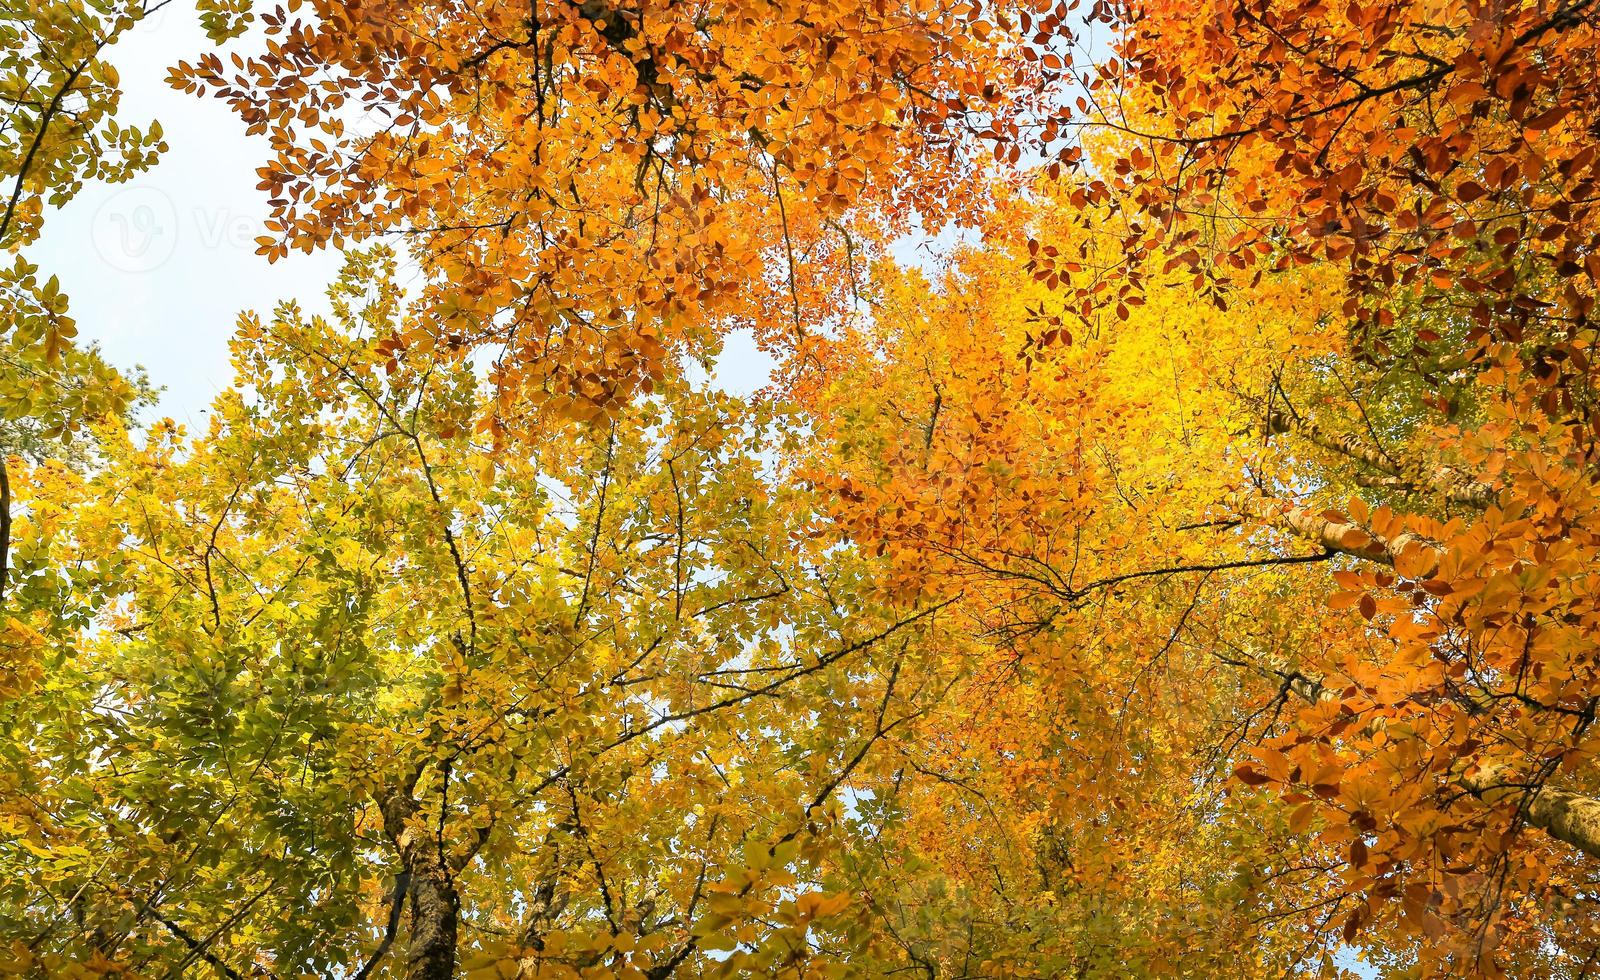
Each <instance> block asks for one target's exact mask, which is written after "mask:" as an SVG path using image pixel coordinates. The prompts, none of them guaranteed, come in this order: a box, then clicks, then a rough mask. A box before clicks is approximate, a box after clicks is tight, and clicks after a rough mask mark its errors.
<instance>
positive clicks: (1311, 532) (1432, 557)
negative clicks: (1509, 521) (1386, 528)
mask: <svg viewBox="0 0 1600 980" xmlns="http://www.w3.org/2000/svg"><path fill="white" fill-rule="evenodd" d="M1233 507H1234V510H1236V511H1237V512H1238V513H1240V514H1243V515H1245V516H1247V517H1250V518H1253V519H1254V520H1258V521H1261V522H1262V523H1263V524H1271V525H1274V526H1276V527H1279V528H1281V529H1283V530H1285V531H1288V532H1289V533H1291V534H1293V535H1295V536H1296V537H1299V538H1303V539H1305V540H1307V541H1310V542H1312V543H1313V544H1317V545H1321V546H1322V547H1323V548H1326V549H1328V550H1329V551H1339V552H1343V553H1344V554H1347V555H1352V556H1354V557H1357V558H1365V559H1367V560H1369V561H1376V562H1379V563H1381V564H1384V565H1391V566H1392V565H1393V564H1394V562H1395V559H1396V558H1398V557H1399V556H1400V555H1402V554H1404V553H1405V552H1406V551H1407V550H1408V549H1410V548H1413V547H1415V548H1419V549H1421V550H1420V551H1419V552H1418V557H1419V558H1420V559H1421V563H1420V564H1419V565H1418V566H1417V568H1416V570H1415V574H1416V575H1418V576H1419V577H1425V576H1428V575H1432V574H1433V573H1434V572H1435V571H1437V570H1438V568H1439V560H1440V558H1442V557H1443V555H1442V552H1441V551H1440V549H1439V546H1438V544H1436V543H1435V542H1432V541H1429V540H1428V539H1427V538H1424V537H1422V536H1420V535H1416V534H1411V533H1409V532H1408V533H1406V534H1400V535H1396V536H1395V537H1393V538H1385V537H1383V536H1382V535H1379V534H1375V533H1373V532H1372V531H1371V530H1370V529H1368V528H1365V527H1362V526H1361V525H1359V524H1356V523H1354V522H1353V521H1334V520H1329V519H1328V518H1326V517H1324V516H1322V514H1321V513H1319V512H1317V511H1314V510H1312V509H1311V508H1309V507H1301V506H1298V505H1295V504H1287V503H1283V502H1281V501H1277V500H1263V499H1261V498H1245V497H1239V498H1237V499H1235V500H1234V501H1233ZM1357 539H1360V540H1362V541H1363V542H1364V543H1363V544H1361V545H1360V546H1357V545H1355V544H1352V543H1351V542H1352V541H1353V540H1357Z"/></svg>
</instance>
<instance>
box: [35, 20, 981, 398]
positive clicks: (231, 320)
mask: <svg viewBox="0 0 1600 980" xmlns="http://www.w3.org/2000/svg"><path fill="white" fill-rule="evenodd" d="M240 44H241V46H243V47H252V46H254V45H253V44H252V39H250V38H248V37H247V38H245V39H244V41H242V42H240ZM210 47H211V42H210V41H208V40H207V39H206V36H205V34H204V32H203V31H202V30H201V29H200V26H199V21H198V17H197V16H196V14H195V11H194V10H193V9H192V8H190V9H184V8H183V7H182V6H180V5H177V4H169V5H167V6H166V7H164V8H162V9H161V10H159V11H157V12H156V13H155V14H153V15H151V16H150V17H149V18H146V19H145V20H144V21H143V22H141V23H139V24H138V25H136V26H135V27H134V29H133V30H132V31H130V32H129V33H128V34H126V35H124V36H123V38H122V39H121V40H119V41H118V42H117V44H116V45H115V46H114V47H113V48H112V49H110V50H109V52H108V55H107V56H108V58H109V60H110V61H111V62H112V63H113V64H114V65H115V66H116V68H117V70H118V72H119V74H120V75H121V78H122V86H123V99H122V105H121V107H120V109H119V110H118V119H119V121H121V122H123V123H124V124H127V125H145V124H147V123H149V122H150V121H151V120H158V121H159V122H160V123H161V126H162V129H163V131H164V133H165V137H166V142H167V144H168V147H169V149H168V151H167V152H166V153H165V154H164V155H163V156H162V157H161V159H160V161H159V162H158V163H157V165H156V166H155V167H153V168H151V169H150V170H148V171H146V172H145V173H143V174H140V175H139V176H137V177H135V178H134V179H133V180H132V181H130V182H128V183H125V184H118V185H109V184H104V183H98V182H94V183H90V184H89V185H87V186H86V187H84V189H83V190H82V191H81V193H79V194H78V196H77V197H76V198H74V199H73V200H72V201H71V202H69V203H68V204H67V206H66V207H64V208H62V209H60V210H57V211H54V212H51V213H47V215H46V217H45V225H44V234H43V236H42V237H41V238H40V240H39V241H38V242H37V243H35V244H34V245H33V246H31V247H30V248H28V249H27V250H26V251H25V254H26V255H27V257H28V258H29V259H30V260H31V261H33V262H36V263H38V264H39V265H40V266H41V267H42V268H43V269H44V271H45V272H46V273H47V274H48V273H54V274H56V275H59V276H60V278H61V284H62V286H63V287H64V289H65V291H66V293H67V295H68V296H69V297H70V300H71V304H72V306H71V315H72V316H73V317H74V318H75V319H76V321H77V324H78V331H79V337H80V340H82V341H83V342H86V343H87V342H95V343H98V344H99V345H100V347H101V349H102V351H103V352H104V353H105V355H106V356H107V358H108V359H109V360H110V362H111V363H112V364H114V365H117V366H118V367H121V368H130V367H132V366H134V365H142V366H143V367H144V368H145V369H146V370H147V371H148V373H149V376H150V380H151V381H152V382H154V383H155V384H156V385H157V386H158V387H160V388H161V389H162V394H161V399H160V402H159V405H158V408H157V413H158V414H159V415H162V416H169V417H171V418H173V419H175V420H177V421H179V422H182V423H185V424H188V425H190V426H191V428H192V427H193V425H194V423H197V422H199V421H201V420H202V419H203V418H204V412H205V410H206V407H207V406H208V405H209V404H210V402H211V400H212V398H213V397H214V396H215V395H216V394H217V392H219V391H221V390H222V389H224V388H226V387H227V386H228V384H229V383H230V382H231V380H232V377H233V371H232V368H231V366H230V364H229V362H228V339H229V337H231V336H232V334H233V329H234V324H235V323H236V321H237V318H238V315H239V314H240V313H241V312H244V311H255V312H259V313H262V314H267V313H269V312H270V311H271V309H272V308H273V307H274V306H275V305H277V304H278V303H279V302H281V301H283V300H287V299H293V300H296V301H298V302H299V303H300V305H301V306H302V307H303V308H305V309H307V310H310V311H312V312H319V311H322V310H324V309H325V308H326V303H325V301H324V298H323V292H324V290H325V288H326V286H327V284H328V283H329V282H330V281H331V280H332V279H333V278H334V276H335V275H337V273H338V270H339V265H340V261H341V260H340V256H339V254H338V253H337V252H336V251H332V250H324V251H319V252H316V253H313V254H311V255H304V254H299V253H296V254H292V255H291V256H290V257H288V258H287V259H280V260H279V261H278V262H275V263H272V264H268V263H267V261H266V260H265V258H263V257H260V256H257V255H256V254H255V250H256V245H255V239H256V237H257V236H259V235H262V234H265V231H264V229H263V222H264V221H265V220H266V218H267V217H268V213H269V208H268V206H267V201H266V194H265V193H264V192H262V191H259V190H257V189H256V187H255V183H256V176H255V170H256V167H257V166H259V165H260V164H261V163H263V162H264V161H265V160H266V159H267V146H266V140H265V138H264V137H259V136H258V137H247V136H245V134H244V126H243V125H242V124H241V123H240V122H239V120H238V119H237V117H235V116H234V115H233V114H232V112H231V110H230V109H229V108H228V107H227V105H226V104H225V103H223V102H221V101H220V100H217V99H213V98H204V99H203V98H199V97H196V96H193V95H186V94H184V93H182V92H179V91H176V90H174V89H172V88H170V87H168V86H167V84H166V82H165V79H166V76H167V70H168V68H169V67H170V66H171V65H172V64H174V63H176V62H177V61H179V60H183V59H192V58H193V57H195V55H197V54H198V53H201V52H203V51H206V50H208V49H210ZM953 241H954V239H953V238H952V237H951V236H949V235H944V236H940V237H939V238H936V239H929V238H925V237H920V236H913V237H909V238H907V239H904V240H902V241H900V242H897V243H895V246H894V247H893V249H892V252H893V254H894V255H895V256H896V257H897V258H898V259H899V260H900V261H902V262H905V263H908V264H913V265H919V266H923V267H925V268H931V267H932V266H933V265H934V264H935V263H936V262H937V261H938V257H939V255H940V254H941V253H943V252H945V251H946V250H947V249H948V248H949V246H950V245H951V244H953ZM773 366H774V362H773V360H772V359H771V358H770V357H769V356H767V355H766V354H764V353H763V352H761V351H760V350H758V349H757V348H756V346H755V344H754V342H753V341H752V340H751V338H750V336H749V335H748V333H738V334H735V335H733V336H731V337H729V338H728V340H727V342H726V345H725V347H724V349H723V352H722V355H721V357H719V359H718V361H717V364H716V370H715V371H714V372H713V375H712V379H711V381H712V383H713V384H714V385H716V386H717V387H719V388H723V389H724V390H728V391H732V392H735V393H740V394H750V393H752V392H754V391H755V390H756V389H758V388H760V387H761V386H762V385H764V384H765V383H766V382H767V380H768V378H769V377H770V374H771V370H772V368H773Z"/></svg>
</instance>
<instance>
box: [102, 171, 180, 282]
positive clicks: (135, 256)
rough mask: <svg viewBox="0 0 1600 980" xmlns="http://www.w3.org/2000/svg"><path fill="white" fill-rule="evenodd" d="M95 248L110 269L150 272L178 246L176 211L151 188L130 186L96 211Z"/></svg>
mask: <svg viewBox="0 0 1600 980" xmlns="http://www.w3.org/2000/svg"><path fill="white" fill-rule="evenodd" d="M90 236H91V237H92V238H93V240H94V248H95V251H96V252H98V253H99V254H100V258H101V259H103V260H105V263H106V264H107V265H109V266H111V267H112V268H113V269H118V270H120V271H122V272H149V271H150V270H152V269H155V268H157V267H158V266H160V265H161V263H163V262H165V261H167V259H170V258H171V257H172V252H173V250H174V249H175V248H177V247H178V210H177V208H175V207H173V204H172V198H170V197H168V196H167V195H166V194H164V193H162V192H161V191H158V190H156V189H155V188H154V187H129V188H126V189H124V190H121V191H118V192H117V193H115V194H113V195H112V196H111V197H110V198H108V199H107V200H106V202H105V203H104V204H102V205H100V210H98V211H96V212H95V215H94V224H93V225H92V226H91V228H90Z"/></svg>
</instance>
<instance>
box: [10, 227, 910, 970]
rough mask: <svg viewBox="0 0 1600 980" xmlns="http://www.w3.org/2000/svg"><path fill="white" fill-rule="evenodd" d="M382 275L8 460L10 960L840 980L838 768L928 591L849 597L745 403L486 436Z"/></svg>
mask: <svg viewBox="0 0 1600 980" xmlns="http://www.w3.org/2000/svg"><path fill="white" fill-rule="evenodd" d="M393 272H394V260H393V257H392V255H390V254H388V253H384V252H374V253H364V254H361V255H358V256H356V257H355V258H354V259H353V260H352V263H351V266H350V267H349V269H348V270H347V271H346V273H345V275H344V276H343V277H342V279H341V281H340V283H339V284H338V286H337V287H336V288H335V290H334V293H333V298H334V303H335V308H336V310H337V313H338V322H337V323H334V324H328V323H323V322H321V321H318V320H314V319H313V320H309V321H308V320H306V319H305V318H304V317H303V316H302V315H301V314H300V313H299V311H298V310H297V309H296V308H295V307H293V306H291V305H286V306H284V307H282V308H280V309H279V310H278V312H277V314H276V315H275V316H274V318H273V319H272V320H271V321H269V322H260V321H257V320H255V319H253V318H248V317H247V318H245V319H244V320H243V321H242V324H241V330H240V334H239V337H238V339H237V341H236V342H235V359H236V366H237V367H238V369H239V375H240V376H239V382H238V384H237V386H236V387H235V388H234V389H233V390H231V391H229V392H226V393H224V394H223V395H222V396H221V397H220V398H219V400H218V402H217V404H216V406H215V409H214V413H213V422H212V424H211V426H210V429H209V431H207V432H205V433H202V434H199V435H198V436H196V437H194V438H193V439H189V438H186V437H185V435H184V434H183V433H182V432H181V431H178V430H177V429H176V428H174V427H171V426H166V427H161V428H158V429H156V430H153V431H152V432H151V433H150V435H149V437H148V438H147V439H146V440H145V441H144V442H143V443H142V444H141V443H135V442H132V441H130V440H126V439H123V440H108V441H111V442H112V444H113V445H114V446H115V448H114V450H108V451H109V452H112V453H113V455H112V458H111V459H110V461H109V462H108V464H107V465H106V466H105V467H104V468H103V469H102V470H100V471H98V472H96V473H95V474H93V475H92V476H91V477H88V478H85V477H80V476H77V475H75V474H72V473H71V472H69V471H67V470H65V469H64V468H62V467H59V466H50V465H45V466H42V467H38V468H27V469H25V470H24V473H23V479H24V480H25V481H26V489H25V491H24V493H25V496H26V497H27V498H28V499H29V500H30V501H37V502H39V503H37V504H35V505H33V506H30V508H29V511H28V513H27V517H26V520H25V522H24V524H23V525H22V527H21V531H20V535H19V540H20V546H19V548H18V557H17V568H18V574H17V586H16V589H15V596H16V600H17V602H18V603H19V604H20V611H19V614H18V620H20V622H14V623H13V626H12V628H13V629H14V630H18V631H19V632H22V633H25V634H27V635H29V636H33V637H35V638H36V653H37V655H38V657H39V661H38V663H36V664H35V665H34V667H35V670H34V676H35V677H38V676H39V675H40V674H43V675H44V676H45V677H48V679H49V680H48V682H47V683H42V684H41V683H37V682H35V683H33V684H24V685H21V688H22V689H21V690H19V691H13V692H11V696H10V698H9V699H8V701H7V702H6V703H5V705H4V706H3V708H0V710H3V711H4V717H5V719H6V726H7V729H8V738H7V739H6V741H5V745H6V747H7V748H6V753H7V754H6V759H5V763H6V769H5V771H6V777H5V778H6V779H7V781H8V784H9V785H10V786H11V787H12V788H13V790H14V793H13V794H8V795H9V796H10V798H11V801H12V802H11V803H10V804H9V805H8V807H7V812H6V820H7V825H8V827H9V828H10V830H11V832H12V833H14V834H15V835H16V836H15V838H14V841H13V843H12V844H11V845H10V846H9V847H7V848H6V850H5V851H4V852H3V854H4V858H3V860H4V861H5V862H6V865H7V870H6V872H5V874H4V875H0V878H3V880H4V881H5V882H6V883H7V884H6V885H5V886H4V887H5V889H6V893H7V900H6V902H5V903H4V906H5V907H6V908H7V910H8V911H7V912H6V913H5V915H6V921H5V924H4V931H5V932H6V933H7V934H9V935H12V936H19V937H21V936H26V937H30V938H29V940H28V941H27V942H26V943H25V944H22V945H21V946H19V947H18V948H17V951H16V953H15V954H14V955H15V957H16V959H14V960H13V962H12V964H11V968H12V969H18V968H21V967H23V966H26V965H28V964H42V965H43V966H44V967H45V968H46V969H49V970H61V969H65V966H64V965H63V964H65V963H72V962H76V963H79V964H81V965H82V966H81V968H84V969H88V970H90V971H91V973H93V972H95V971H99V972H108V971H111V972H114V971H115V970H122V971H126V972H129V973H137V974H140V975H145V974H149V973H151V972H159V971H160V970H162V969H166V970H174V969H183V968H184V967H185V966H187V965H189V964H198V963H200V962H202V961H203V962H205V963H208V964H210V965H211V967H212V968H214V969H215V970H217V971H218V972H221V973H223V974H225V975H228V976H243V975H252V974H255V975H278V976H289V975H303V974H305V973H308V972H309V973H326V972H329V971H331V970H336V969H342V970H346V971H349V972H351V973H354V974H359V975H361V976H368V975H376V974H380V973H381V974H382V975H393V976H402V975H403V976H408V977H417V978H423V977H428V978H433V977H448V976H453V975H455V971H456V969H457V968H458V966H459V968H460V969H464V970H466V971H468V973H469V974H471V975H483V976H489V975H496V976H509V975H512V974H515V973H517V971H518V970H519V969H520V970H521V971H523V975H529V976H532V975H538V976H576V975H577V971H579V970H580V969H583V970H589V971H590V972H593V971H596V970H601V971H604V972H607V974H608V975H617V976H634V977H639V976H668V975H672V974H673V973H674V972H675V971H678V970H688V969H691V968H692V969H693V970H695V971H696V972H717V971H721V972H724V973H727V974H729V975H735V974H740V973H742V972H748V971H765V970H778V969H781V968H787V969H791V970H793V971H797V972H803V973H807V974H812V973H829V972H836V970H837V968H838V966H839V965H840V964H842V963H843V962H844V961H845V959H844V958H846V957H848V955H849V953H850V950H851V949H853V948H855V946H856V945H858V944H859V943H861V942H862V941H864V940H863V935H862V933H861V932H860V931H859V929H858V927H857V926H856V925H855V920H854V918H853V917H852V915H851V914H849V913H848V912H847V907H848V905H849V896H848V895H847V894H839V893H838V891H837V888H836V887H835V886H834V883H833V879H832V878H831V877H830V875H829V873H828V871H827V867H828V865H827V857H828V855H830V854H831V853H833V852H835V851H836V850H837V849H838V848H839V847H840V846H841V841H842V840H843V838H844V836H845V835H846V834H847V825H846V819H847V818H846V816H845V811H844V809H843V808H842V801H841V800H840V799H839V793H840V792H841V791H842V788H843V787H844V785H845V784H846V781H847V780H849V779H851V778H852V777H853V776H855V775H857V774H862V773H865V772H868V771H872V770H873V769H875V768H876V761H875V756H876V755H877V754H879V753H880V752H881V751H882V749H881V748H880V745H881V744H882V743H890V742H893V741H895V740H896V739H898V738H899V737H900V732H901V730H902V729H903V728H905V726H908V725H909V724H910V723H911V722H912V721H913V720H914V719H916V718H917V717H918V716H919V715H920V713H921V712H922V711H924V710H925V705H926V700H927V698H928V696H929V693H930V691H934V690H936V688H935V685H936V684H937V680H938V671H937V670H935V669H934V665H930V664H929V663H928V662H927V660H928V654H926V653H925V652H924V651H923V646H924V644H925V643H926V642H927V638H928V637H930V636H932V635H933V632H932V631H933V629H934V627H935V625H936V624H937V623H938V622H939V621H940V620H939V615H940V614H939V609H940V606H939V605H937V604H928V605H923V606H912V605H905V604H893V605H887V606H884V605H870V604H866V597H867V596H868V595H870V590H871V582H870V577H869V576H870V573H869V570H868V569H867V568H866V567H865V566H864V565H863V563H862V562H861V561H860V560H859V559H857V558H855V557H853V556H852V555H851V554H850V553H849V552H848V551H847V550H845V551H841V550H839V549H837V548H833V547H831V546H828V543H827V542H824V541H822V540H821V539H819V538H817V537H816V535H815V534H814V533H812V531H811V526H812V523H813V522H814V520H815V519H816V518H815V514H814V512H813V511H812V509H811V505H810V501H809V498H808V496H807V495H806V494H805V493H803V492H800V491H798V490H796V489H793V488H789V487H786V486H785V485H784V484H782V483H777V484H774V483H772V482H770V481H769V480H767V479H764V478H763V476H762V472H761V471H762V468H763V464H762V462H761V460H760V456H759V454H758V450H761V449H763V448H765V447H770V448H773V449H782V448H783V447H784V446H785V445H787V444H788V443H789V442H791V441H792V439H793V438H794V437H793V434H792V433H790V434H784V433H783V432H781V431H779V430H777V429H775V426H776V424H777V423H778V422H779V421H780V419H779V418H777V417H774V416H773V415H772V414H771V413H770V411H769V410H767V409H763V408H760V407H759V406H757V407H747V406H744V405H741V404H739V403H737V402H735V401H732V400H730V399H728V398H726V397H721V396H716V395H711V394H705V393H695V392H692V391H690V390H688V389H686V388H684V387H683V386H682V385H681V384H676V383H675V384H671V385H664V386H663V387H662V388H661V389H658V391H657V393H656V395H655V396H654V397H652V398H651V399H647V400H645V401H642V402H640V403H639V404H637V405H636V406H635V407H633V408H631V409H630V410H629V411H628V412H626V413H622V414H619V416H618V417H617V418H615V419H613V420H611V421H609V422H605V423H602V424H598V425H596V426H593V427H581V428H577V429H571V428H565V429H557V430H552V431H551V432H549V433H548V434H547V438H546V440H544V441H543V442H542V444H541V445H540V446H539V448H538V449H537V451H535V452H532V453H531V454H530V455H529V456H527V457H526V458H519V459H512V458H507V457H505V456H503V455H502V456H498V457H497V456H496V455H495V454H494V453H493V452H492V447H491V446H490V445H489V443H488V442H487V440H486V439H485V438H484V437H483V436H482V434H481V433H476V434H475V433H474V431H473V419H474V418H475V417H476V416H477V415H478V414H479V413H480V412H481V411H482V408H483V406H482V403H481V401H480V398H481V397H482V395H481V387H482V386H481V384H480V382H479V381H478V379H477V378H476V377H475V376H474V375H473V374H472V372H471V371H470V370H469V369H468V368H466V367H465V366H464V365H455V366H450V365H440V364H438V363H437V362H435V361H433V360H432V359H429V358H410V357H404V356H402V357H401V359H399V360H398V361H392V360H391V357H392V352H391V351H390V350H388V349H387V348H386V347H385V346H384V344H383V340H382V338H385V337H388V336H390V335H392V332H393V331H395V330H399V329H403V319H402V318H403V317H404V315H405V314H404V311H403V310H402V308H401V307H400V305H399V299H398V289H397V287H396V286H395V285H394V283H393V279H392V275H393ZM63 602H65V603H67V604H68V605H69V606H70V607H71V608H72V609H73V610H75V611H74V613H73V615H71V616H63V615H61V614H60V613H59V612H58V610H59V609H60V608H61V604H62V603H63ZM91 620H92V621H94V622H96V623H98V624H99V628H98V629H93V630H91V629H86V628H85V627H86V626H87V624H88V622H90V621H91ZM796 719H804V723H803V724H800V725H796V724H795V723H794V722H795V720H796ZM719 951H723V952H719ZM830 962H831V963H832V964H833V966H829V964H830ZM497 970H503V971H509V972H498V973H497V972H496V971H497Z"/></svg>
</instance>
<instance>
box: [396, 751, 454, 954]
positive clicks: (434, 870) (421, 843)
mask: <svg viewBox="0 0 1600 980" xmlns="http://www.w3.org/2000/svg"><path fill="white" fill-rule="evenodd" d="M419 774H420V771H419ZM416 782H417V780H416V777H413V778H412V779H411V780H410V781H409V783H408V784H407V785H406V786H404V787H402V788H396V789H393V790H390V791H389V792H388V793H387V794H385V795H384V797H383V798H382V799H381V800H380V801H379V806H380V807H381V809H382V811H383V826H384V830H385V831H386V832H387V833H388V835H389V839H390V840H392V841H393V842H394V845H395V847H396V848H397V849H398V850H399V852H400V861H401V863H402V865H403V866H404V867H405V870H406V872H407V873H408V874H409V875H410V880H411V885H410V898H411V936H410V940H409V942H408V943H407V946H406V972H405V975H406V980H451V978H452V977H454V976H455V967H456V928H457V925H458V923H459V920H460V916H461V896H460V894H459V893H458V892H457V891H456V882H455V875H454V873H453V872H452V869H451V868H450V866H449V865H448V863H447V862H446V861H445V859H444V854H443V850H442V848H441V847H440V846H439V842H438V840H437V839H435V838H434V837H433V836H432V835H430V834H428V833H426V832H425V831H424V830H423V828H422V827H421V826H420V825H419V824H416V823H413V821H412V818H413V817H414V816H415V815H416V813H417V810H418V809H419V807H418V805H417V801H416V800H415V799H413V798H412V796H411V790H412V789H413V788H414V787H415V786H416Z"/></svg>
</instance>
